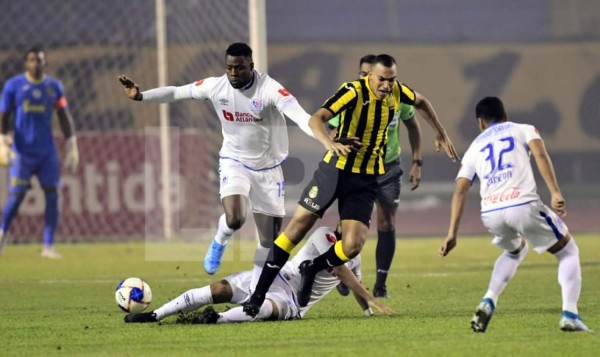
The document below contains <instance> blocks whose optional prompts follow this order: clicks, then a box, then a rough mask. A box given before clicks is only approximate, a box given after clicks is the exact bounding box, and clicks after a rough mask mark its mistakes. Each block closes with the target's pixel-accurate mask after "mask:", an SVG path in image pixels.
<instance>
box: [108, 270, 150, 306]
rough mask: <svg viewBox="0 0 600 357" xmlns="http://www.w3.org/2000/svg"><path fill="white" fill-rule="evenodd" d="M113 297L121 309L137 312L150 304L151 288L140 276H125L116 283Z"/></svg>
mask: <svg viewBox="0 0 600 357" xmlns="http://www.w3.org/2000/svg"><path fill="white" fill-rule="evenodd" d="M115 298H116V299H117V306H119V308H120V309H121V310H123V311H125V312H129V313H134V314H137V313H138V312H142V311H144V310H146V308H147V307H148V305H150V301H152V290H150V285H148V283H146V282H144V281H143V280H142V279H140V278H127V279H125V280H123V281H121V282H120V283H119V284H118V285H117V291H116V293H115Z"/></svg>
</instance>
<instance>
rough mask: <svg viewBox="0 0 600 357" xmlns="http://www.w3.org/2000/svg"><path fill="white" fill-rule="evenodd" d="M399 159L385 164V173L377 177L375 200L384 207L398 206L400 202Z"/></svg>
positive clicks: (400, 173)
mask: <svg viewBox="0 0 600 357" xmlns="http://www.w3.org/2000/svg"><path fill="white" fill-rule="evenodd" d="M401 178H402V167H401V166H400V160H396V161H393V162H390V163H386V164H385V174H383V175H379V176H378V177H377V184H378V186H379V187H378V189H377V202H379V204H380V205H382V206H385V207H398V204H399V203H400V180H401Z"/></svg>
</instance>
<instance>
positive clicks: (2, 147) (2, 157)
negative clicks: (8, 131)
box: [0, 134, 17, 166]
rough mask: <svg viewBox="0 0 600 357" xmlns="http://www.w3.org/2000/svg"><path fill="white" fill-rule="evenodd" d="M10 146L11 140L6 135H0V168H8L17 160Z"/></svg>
mask: <svg viewBox="0 0 600 357" xmlns="http://www.w3.org/2000/svg"><path fill="white" fill-rule="evenodd" d="M11 145H12V138H11V137H10V136H8V135H3V134H0V166H10V164H12V162H13V161H15V159H16V158H17V155H16V154H15V152H14V151H13V149H12V148H11Z"/></svg>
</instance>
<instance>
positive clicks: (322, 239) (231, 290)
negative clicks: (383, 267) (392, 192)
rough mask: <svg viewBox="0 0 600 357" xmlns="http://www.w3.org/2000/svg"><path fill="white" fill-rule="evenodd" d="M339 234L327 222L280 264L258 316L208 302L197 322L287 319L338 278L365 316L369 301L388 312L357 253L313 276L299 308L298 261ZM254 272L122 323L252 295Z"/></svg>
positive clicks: (298, 314)
mask: <svg viewBox="0 0 600 357" xmlns="http://www.w3.org/2000/svg"><path fill="white" fill-rule="evenodd" d="M339 237H340V235H339V234H338V233H337V232H335V231H334V230H332V229H331V228H328V227H321V228H318V229H317V230H315V232H314V233H313V234H312V235H311V236H310V238H309V239H308V241H307V242H306V244H305V245H304V246H303V247H302V249H300V251H298V254H297V255H296V256H295V257H294V259H292V260H291V261H289V262H287V263H286V264H285V266H284V267H283V268H282V269H281V271H280V273H279V275H278V277H277V278H276V279H275V281H274V282H273V284H272V285H271V287H270V289H269V291H268V293H267V295H266V300H265V302H264V303H263V305H262V306H261V308H260V311H259V313H258V315H257V316H256V317H255V318H251V317H249V316H248V315H246V314H245V313H244V312H243V311H242V307H241V306H240V307H235V308H233V309H229V310H227V311H225V312H222V313H217V312H215V311H214V309H212V308H211V307H209V308H207V309H206V310H205V311H204V312H203V314H202V315H201V316H200V317H199V318H198V319H197V320H196V321H195V322H199V323H228V322H244V321H252V320H291V319H298V318H302V317H304V315H305V314H306V313H307V312H308V310H309V309H310V308H311V307H312V306H313V305H314V304H316V303H317V302H319V301H321V300H322V299H323V298H324V297H325V295H327V294H328V293H329V292H331V291H332V290H333V289H334V288H335V287H336V285H337V284H338V283H339V282H340V281H342V282H344V284H346V285H347V286H348V288H350V290H352V291H353V292H354V295H355V297H356V300H357V302H358V304H359V305H360V307H361V308H362V309H363V310H364V313H365V314H366V315H367V316H371V315H373V311H372V310H371V306H372V307H375V308H376V309H378V310H379V311H381V312H382V313H384V314H387V315H390V314H392V313H393V311H392V310H390V309H389V308H387V307H386V306H385V305H383V304H381V303H380V302H378V301H377V300H375V298H374V297H373V296H372V295H371V294H370V293H369V292H368V291H367V290H366V289H365V288H364V287H363V286H362V284H361V282H360V279H361V271H360V269H361V264H360V255H358V256H357V257H355V258H354V259H352V260H350V261H349V262H347V263H346V264H345V265H341V266H339V267H335V268H332V269H331V271H321V272H319V273H318V274H317V276H316V278H315V283H314V285H313V288H312V293H311V297H310V302H309V303H308V305H307V306H305V307H300V306H299V305H298V301H297V298H296V295H297V292H298V289H299V287H300V273H299V270H298V266H299V265H300V263H302V262H303V261H304V260H307V259H314V258H316V257H318V256H319V255H321V254H322V253H323V252H324V251H326V250H327V249H329V248H330V247H331V246H332V245H334V244H335V242H336V241H337V240H338V238H339ZM251 278H252V272H251V271H245V272H241V273H237V274H233V275H230V276H228V277H227V278H225V279H224V280H221V281H220V282H218V283H214V284H212V285H210V286H205V287H203V288H199V289H192V290H188V291H186V292H185V293H183V294H182V295H181V296H179V297H177V298H175V299H173V300H171V301H170V302H168V303H166V304H165V305H163V306H162V307H160V308H158V309H156V310H154V311H152V312H147V313H140V314H129V315H127V316H126V317H125V322H157V321H160V320H162V319H164V318H166V317H168V316H171V315H174V314H178V313H180V312H183V313H186V312H190V311H194V310H197V309H199V308H200V307H202V306H204V305H207V304H217V303H225V302H230V303H234V304H242V303H243V302H244V301H246V300H247V299H248V298H249V297H250V284H251Z"/></svg>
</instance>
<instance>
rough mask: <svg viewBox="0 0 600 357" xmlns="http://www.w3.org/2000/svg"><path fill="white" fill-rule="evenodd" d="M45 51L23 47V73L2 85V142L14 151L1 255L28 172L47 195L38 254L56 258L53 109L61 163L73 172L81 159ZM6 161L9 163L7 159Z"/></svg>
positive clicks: (0, 237)
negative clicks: (62, 145)
mask: <svg viewBox="0 0 600 357" xmlns="http://www.w3.org/2000/svg"><path fill="white" fill-rule="evenodd" d="M45 68H46V54H45V52H44V51H43V50H42V49H41V48H39V47H34V48H31V49H30V50H29V51H27V54H26V57H25V73H23V74H19V75H16V76H14V77H12V78H10V79H9V80H8V81H6V83H5V84H4V89H3V91H2V99H1V101H0V117H1V133H0V134H1V135H0V146H4V148H5V150H4V151H5V152H6V147H7V146H9V145H10V143H11V142H12V141H14V142H13V143H12V149H13V150H14V151H15V153H16V158H15V160H14V161H13V162H12V163H11V166H10V173H9V175H10V187H9V197H8V199H7V201H6V204H5V205H4V212H3V215H2V225H1V227H0V254H1V253H2V250H3V246H4V244H5V243H6V234H7V232H8V230H9V227H10V224H11V222H12V220H13V219H14V218H15V217H16V215H17V212H18V210H19V206H20V205H21V203H22V202H23V199H24V198H25V194H26V193H27V190H29V188H31V182H30V180H31V177H32V176H34V175H35V176H36V177H37V178H38V181H39V182H40V185H41V186H42V189H43V190H44V197H45V200H46V208H45V214H44V220H45V221H44V248H43V250H42V257H45V258H60V257H61V255H60V254H59V253H58V252H56V250H55V249H54V235H55V232H56V229H57V226H58V219H59V210H58V188H59V186H60V162H59V159H58V152H57V150H56V146H55V143H54V137H53V136H52V114H53V113H54V111H56V113H57V114H58V119H59V123H60V127H61V129H62V132H63V134H64V137H65V140H66V147H67V155H66V157H65V160H64V164H65V166H66V167H67V168H68V169H70V170H71V171H72V172H74V171H75V170H76V169H77V165H78V163H79V151H78V149H77V139H76V137H75V129H74V127H73V118H72V117H71V113H70V112H69V108H68V105H67V99H66V97H65V94H64V90H63V85H62V83H61V81H59V80H58V79H56V78H53V77H51V76H48V75H46V74H45V73H44V70H45ZM13 113H15V121H14V130H13V131H14V133H13V138H11V137H10V136H9V135H8V132H9V129H10V125H9V119H10V116H11V115H12V114H13ZM6 163H7V162H6Z"/></svg>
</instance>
